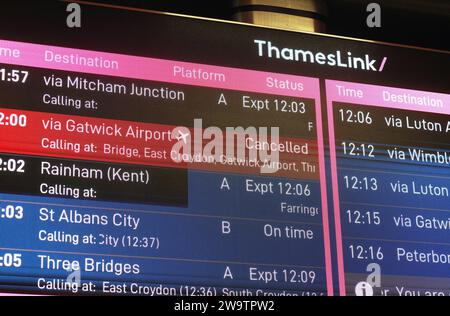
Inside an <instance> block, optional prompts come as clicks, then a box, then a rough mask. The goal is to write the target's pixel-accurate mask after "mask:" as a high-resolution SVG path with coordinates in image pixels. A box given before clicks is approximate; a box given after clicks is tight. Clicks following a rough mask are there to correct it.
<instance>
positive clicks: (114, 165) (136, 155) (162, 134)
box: [0, 2, 450, 296]
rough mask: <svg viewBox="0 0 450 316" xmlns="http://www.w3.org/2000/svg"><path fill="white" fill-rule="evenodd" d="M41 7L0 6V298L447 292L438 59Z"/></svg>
mask: <svg viewBox="0 0 450 316" xmlns="http://www.w3.org/2000/svg"><path fill="white" fill-rule="evenodd" d="M43 6H44V7H39V6H38V5H37V4H35V5H34V6H32V5H30V6H29V7H26V8H23V7H20V6H18V5H11V7H10V8H8V10H4V11H2V12H1V13H0V179H1V181H0V228H1V229H0V291H1V292H3V293H5V294H7V293H10V294H11V293H12V294H45V295H47V294H50V295H142V296H169V295H171V296H172V295H180V296H331V295H385V296H388V295H439V296H449V295H450V285H449V284H450V269H449V267H450V266H449V265H450V238H449V237H450V234H449V232H450V207H449V205H450V196H449V189H450V173H449V164H450V148H449V146H450V144H449V141H448V139H449V137H448V135H449V133H450V120H449V115H450V94H449V93H450V89H449V88H450V87H449V69H450V67H449V66H450V64H449V55H448V52H439V51H431V50H424V49H415V48H409V47H400V46H395V45H390V44H381V43H370V42H365V41H358V40H352V39H344V38H336V37H331V36H324V35H315V34H307V33H299V32H287V31H282V30H275V29H268V28H261V27H256V26H251V25H244V24H237V23H229V22H222V21H212V20H206V19H199V18H192V17H186V16H178V15H173V14H162V13H157V12H148V11H143V10H129V9H125V8H118V7H109V6H103V5H101V6H99V5H91V4H87V3H85V4H83V5H82V26H81V27H80V28H69V27H67V26H66V23H65V21H66V20H65V19H66V16H67V12H66V4H65V3H63V2H60V3H58V2H55V3H52V4H45V5H43ZM38 7H39V8H38Z"/></svg>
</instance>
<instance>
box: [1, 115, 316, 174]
mask: <svg viewBox="0 0 450 316" xmlns="http://www.w3.org/2000/svg"><path fill="white" fill-rule="evenodd" d="M175 128H176V126H171V125H161V124H153V123H138V122H131V121H121V120H111V119H100V118H92V117H83V116H72V115H63V114H54V113H43V112H33V111H21V110H14V109H0V152H4V153H16V154H25V155H38V156H47V157H58V158H68V159H82V160H92V161H105V162H116V163H127V164H139V165H150V166H161V167H175V168H191V169H201V170H210V171H221V172H237V173H261V171H262V170H263V168H264V170H265V172H267V170H269V173H271V172H270V168H276V169H275V170H278V171H276V172H274V173H272V174H273V175H276V176H289V177H294V178H306V179H318V178H319V168H318V158H317V155H318V153H317V143H316V142H315V141H313V140H302V139H298V138H295V139H294V138H280V139H279V141H278V142H276V143H274V142H271V138H270V136H269V137H268V136H267V135H266V136H265V137H264V138H261V140H260V139H259V138H258V135H256V138H255V137H253V138H249V137H248V136H246V138H241V141H239V142H237V138H236V140H234V139H233V149H234V150H233V153H232V155H230V154H229V151H227V146H226V145H227V144H226V140H225V139H224V140H223V145H222V147H220V146H217V147H216V148H215V149H212V150H211V146H208V144H211V139H210V138H206V139H205V138H203V137H202V135H203V131H202V130H201V131H199V130H194V129H193V128H184V129H185V130H187V132H186V133H185V134H183V133H180V131H179V129H178V128H177V129H176V130H175V131H174V129H175ZM223 135H224V138H225V136H226V133H225V132H224V134H223ZM243 139H245V140H246V141H242V140H243ZM199 143H200V144H201V146H197V145H198V144H199ZM190 144H192V146H191V145H190ZM199 148H200V151H198V150H197V149H199ZM219 148H220V152H219V150H218V149H219ZM242 149H244V155H242ZM274 149H275V151H277V152H278V156H277V155H273V154H274V153H275V152H274ZM252 150H253V152H251V151H252ZM261 150H262V151H261ZM239 153H241V155H239ZM255 153H256V155H255ZM263 153H265V154H266V155H263ZM264 161H265V162H264ZM267 168H269V169H267Z"/></svg>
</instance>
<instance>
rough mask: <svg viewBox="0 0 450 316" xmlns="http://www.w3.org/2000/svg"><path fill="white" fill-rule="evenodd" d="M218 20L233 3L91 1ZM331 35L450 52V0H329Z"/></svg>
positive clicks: (207, 0)
mask: <svg viewBox="0 0 450 316" xmlns="http://www.w3.org/2000/svg"><path fill="white" fill-rule="evenodd" d="M90 1H92V2H99V3H108V4H114V5H123V6H131V7H136V8H145V9H151V10H158V11H167V12H175V13H182V14H189V15H195V16H202V17H210V18H217V19H224V20H228V19H230V17H231V15H232V10H231V2H232V0H90ZM326 2H327V5H328V11H329V13H328V20H327V33H329V34H335V35H341V36H348V37H355V38H363V39H369V40H377V41H384V42H392V43H399V44H405V45H413V46H419V47H427V48H435V49H443V50H450V0H326ZM371 2H376V3H379V4H380V5H381V7H382V17H381V21H382V27H381V28H379V29H377V28H373V29H371V28H369V27H367V26H366V17H367V13H366V7H367V4H369V3H371Z"/></svg>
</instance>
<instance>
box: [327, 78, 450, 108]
mask: <svg viewBox="0 0 450 316" xmlns="http://www.w3.org/2000/svg"><path fill="white" fill-rule="evenodd" d="M326 89H327V97H328V100H329V101H338V102H347V103H356V104H367V105H371V106H379V107H388V108H394V109H400V110H411V111H420V112H431V113H438V114H449V115H450V95H449V94H443V93H434V92H426V91H417V90H409V89H399V88H392V87H384V86H374V85H369V84H361V83H352V82H344V81H333V80H327V81H326Z"/></svg>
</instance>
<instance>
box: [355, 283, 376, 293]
mask: <svg viewBox="0 0 450 316" xmlns="http://www.w3.org/2000/svg"><path fill="white" fill-rule="evenodd" d="M355 294H356V296H373V287H372V285H370V283H369V282H365V281H362V282H359V283H358V284H356V286H355Z"/></svg>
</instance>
